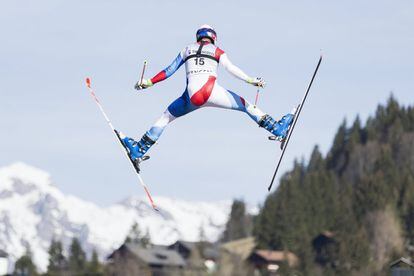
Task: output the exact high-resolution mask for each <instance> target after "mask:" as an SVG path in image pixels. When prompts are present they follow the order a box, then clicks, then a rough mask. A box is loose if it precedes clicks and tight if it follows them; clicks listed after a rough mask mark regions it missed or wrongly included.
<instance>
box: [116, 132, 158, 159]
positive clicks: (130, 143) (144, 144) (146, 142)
mask: <svg viewBox="0 0 414 276" xmlns="http://www.w3.org/2000/svg"><path fill="white" fill-rule="evenodd" d="M119 136H120V138H121V141H122V144H123V145H124V147H125V148H126V149H127V151H128V155H129V157H130V158H131V160H132V161H133V162H134V163H136V162H138V164H139V163H140V162H141V161H145V160H147V159H149V156H145V153H146V152H147V151H148V150H149V149H150V148H151V146H152V145H154V144H155V141H153V140H152V139H151V138H150V137H149V136H148V135H147V133H145V134H144V136H142V138H141V140H140V141H138V142H137V141H135V140H134V139H132V138H130V137H127V136H125V135H124V134H123V133H119Z"/></svg>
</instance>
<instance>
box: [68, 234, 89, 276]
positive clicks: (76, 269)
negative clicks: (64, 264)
mask: <svg viewBox="0 0 414 276" xmlns="http://www.w3.org/2000/svg"><path fill="white" fill-rule="evenodd" d="M68 265H69V270H70V272H71V274H74V275H80V274H83V273H84V272H85V268H86V254H85V252H84V251H83V249H82V246H81V244H80V242H79V240H78V239H77V238H73V239H72V243H71V245H70V249H69V263H68Z"/></svg>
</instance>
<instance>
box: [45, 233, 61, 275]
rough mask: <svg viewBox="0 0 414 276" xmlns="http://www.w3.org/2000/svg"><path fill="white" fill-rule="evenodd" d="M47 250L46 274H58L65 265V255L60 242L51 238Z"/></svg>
mask: <svg viewBox="0 0 414 276" xmlns="http://www.w3.org/2000/svg"><path fill="white" fill-rule="evenodd" d="M48 252H49V264H48V266H47V275H50V276H55V275H56V276H58V275H60V274H61V272H62V271H63V270H64V268H65V265H66V260H65V256H64V255H63V246H62V243H61V242H60V241H56V240H55V239H53V240H52V242H51V244H50V247H49V250H48Z"/></svg>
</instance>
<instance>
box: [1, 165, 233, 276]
mask: <svg viewBox="0 0 414 276" xmlns="http://www.w3.org/2000/svg"><path fill="white" fill-rule="evenodd" d="M154 199H155V200H156V202H157V205H158V207H159V209H160V212H159V213H157V212H154V211H153V210H152V208H151V206H150V205H149V204H148V203H147V201H146V198H145V197H140V196H131V197H128V198H126V199H124V200H121V201H119V202H117V203H114V204H111V205H109V206H105V207H100V206H98V205H96V204H95V203H92V202H89V201H86V200H83V199H80V198H77V197H76V196H74V195H66V194H64V193H63V192H61V191H60V190H59V189H58V187H57V186H55V185H54V184H53V182H52V177H51V175H50V174H49V173H47V172H46V171H43V170H40V169H37V168H35V167H32V166H30V165H27V164H25V163H23V162H17V163H13V164H11V165H9V166H6V167H2V168H0V248H2V249H4V250H5V251H6V252H8V253H9V254H10V258H11V261H12V262H14V261H16V260H17V258H18V257H20V256H21V255H23V254H24V253H25V251H26V248H27V247H30V250H31V252H32V253H33V259H34V262H35V263H36V265H37V266H38V267H39V268H40V270H41V271H45V269H46V267H47V263H48V255H47V250H48V247H49V245H50V242H51V240H52V239H53V238H55V239H59V240H61V241H62V243H63V244H64V247H65V248H67V247H68V245H69V244H70V242H71V240H72V238H73V237H77V238H78V239H79V240H80V241H81V243H82V245H83V248H84V249H85V251H86V252H87V253H88V254H90V253H91V251H92V250H93V249H96V250H97V252H98V254H99V256H100V258H101V259H104V258H105V257H106V256H107V255H108V254H109V253H110V252H111V251H112V250H114V249H115V248H117V247H119V246H120V245H121V244H122V242H123V241H124V239H125V237H126V236H127V234H128V232H129V230H130V228H131V226H132V225H133V224H134V223H135V222H137V223H138V225H139V227H140V228H141V230H143V231H147V230H148V231H149V233H150V236H151V239H152V241H153V242H154V243H156V244H169V243H172V242H175V241H176V240H177V239H184V240H188V241H196V240H198V238H199V237H198V235H199V233H200V228H201V227H202V228H203V230H204V232H205V235H206V237H207V239H208V240H210V241H215V240H216V239H218V237H219V236H220V234H221V233H222V231H223V229H224V225H225V223H226V221H227V218H228V214H229V211H230V205H231V201H230V200H228V201H227V200H224V201H217V202H201V201H185V200H179V199H171V198H167V197H154Z"/></svg>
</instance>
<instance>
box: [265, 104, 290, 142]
mask: <svg viewBox="0 0 414 276" xmlns="http://www.w3.org/2000/svg"><path fill="white" fill-rule="evenodd" d="M295 113H296V110H295V109H294V110H293V112H292V113H288V114H286V115H285V116H283V117H282V119H280V120H279V121H278V122H276V121H275V120H274V119H273V118H272V117H271V116H269V115H267V114H266V115H264V116H263V117H262V118H261V119H260V121H259V126H260V127H263V128H264V129H266V130H267V131H269V132H270V133H272V134H273V135H274V136H270V137H269V139H270V140H276V141H280V142H282V143H283V141H285V140H286V137H287V135H288V133H289V129H290V126H291V124H292V122H293V120H294V118H295Z"/></svg>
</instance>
